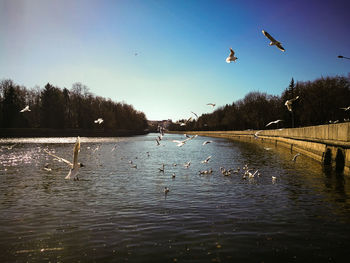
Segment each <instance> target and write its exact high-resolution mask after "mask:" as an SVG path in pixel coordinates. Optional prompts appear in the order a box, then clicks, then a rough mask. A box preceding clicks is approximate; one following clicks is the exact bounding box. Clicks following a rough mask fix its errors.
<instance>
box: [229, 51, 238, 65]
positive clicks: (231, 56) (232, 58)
mask: <svg viewBox="0 0 350 263" xmlns="http://www.w3.org/2000/svg"><path fill="white" fill-rule="evenodd" d="M236 59H238V58H237V57H235V52H234V51H233V49H232V48H230V55H229V56H228V57H227V58H226V62H227V63H231V62H232V61H234V62H236Z"/></svg>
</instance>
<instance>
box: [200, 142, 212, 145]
mask: <svg viewBox="0 0 350 263" xmlns="http://www.w3.org/2000/svg"><path fill="white" fill-rule="evenodd" d="M211 142H213V141H205V142H203V144H202V145H206V144H208V143H211Z"/></svg>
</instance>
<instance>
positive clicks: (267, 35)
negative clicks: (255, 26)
mask: <svg viewBox="0 0 350 263" xmlns="http://www.w3.org/2000/svg"><path fill="white" fill-rule="evenodd" d="M262 33H263V34H264V36H265V37H267V38H268V39H270V41H271V42H270V46H273V45H275V46H276V47H278V49H279V50H281V51H283V52H284V51H286V50H285V49H284V48H283V47H282V45H281V42H279V41H277V40H276V39H274V38H273V37H272V36H271V35H270V34H269V33H267V32H266V31H265V30H262Z"/></svg>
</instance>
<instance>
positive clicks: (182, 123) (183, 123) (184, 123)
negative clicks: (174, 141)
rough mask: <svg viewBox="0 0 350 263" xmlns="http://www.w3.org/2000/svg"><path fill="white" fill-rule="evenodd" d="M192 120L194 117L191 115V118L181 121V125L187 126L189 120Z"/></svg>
mask: <svg viewBox="0 0 350 263" xmlns="http://www.w3.org/2000/svg"><path fill="white" fill-rule="evenodd" d="M191 120H192V117H189V119H188V120H187V121H185V122H180V126H185V125H186V124H187V123H188V122H189V121H191Z"/></svg>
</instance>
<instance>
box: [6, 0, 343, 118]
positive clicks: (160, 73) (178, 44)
mask: <svg viewBox="0 0 350 263" xmlns="http://www.w3.org/2000/svg"><path fill="white" fill-rule="evenodd" d="M349 16H350V1H348V0H347V1H345V0H343V1H338V0H330V1H328V0H326V1H320V0H315V1H313V0H312V1H308V0H295V1H293V0H290V1H283V0H282V1H281V0H280V1H270V0H264V1H261V0H243V1H240V0H237V1H233V0H231V1H228V0H227V1H224V0H218V1H214V0H210V1H209V0H208V1H207V0H198V1H194V0H192V1H191V0H174V1H167V0H110V1H108V0H91V1H90V0H75V1H72V0H35V1H34V0H0V80H1V79H12V80H13V81H14V82H15V83H17V84H19V85H24V86H26V87H27V88H33V87H35V86H39V87H41V88H43V87H44V86H45V85H46V84H47V83H48V82H49V83H50V84H52V85H54V86H57V87H60V88H64V87H66V88H68V89H70V88H71V87H72V84H74V83H76V82H80V83H82V84H84V85H86V86H87V87H88V88H89V90H90V91H91V92H92V93H93V94H94V95H96V96H102V97H105V98H111V99H112V100H113V101H117V102H125V103H128V104H131V105H133V106H134V108H135V109H136V110H139V111H142V112H144V113H145V114H146V117H147V118H148V119H149V120H163V119H172V120H173V121H176V120H178V119H187V118H189V117H191V116H192V117H193V115H192V114H191V111H193V112H195V113H197V114H198V115H200V114H203V113H209V112H212V111H213V109H212V107H210V106H207V105H206V104H207V103H215V104H216V105H217V106H216V108H217V107H220V106H224V105H226V104H232V102H235V101H237V100H239V99H242V98H244V96H245V95H247V94H248V93H249V92H252V91H259V92H265V93H267V94H271V95H281V93H282V92H283V91H284V90H285V89H286V88H287V87H288V85H289V83H290V81H291V79H292V77H293V78H294V80H295V81H309V80H310V81H312V80H315V79H317V78H320V77H322V76H323V77H326V76H336V75H340V76H348V74H349V72H350V60H346V59H339V58H338V57H337V56H338V55H343V56H347V57H350V17H349ZM262 30H265V31H267V32H269V33H270V34H271V35H272V36H273V37H274V38H275V39H277V40H278V41H280V42H281V43H282V45H283V47H284V48H285V49H286V51H285V52H281V51H280V50H279V49H277V48H276V47H274V46H269V42H270V41H269V40H268V39H267V38H266V37H265V36H264V35H263V34H262V32H261V31H262ZM230 47H232V48H233V50H234V51H235V56H236V57H238V59H237V61H236V62H235V63H230V64H228V63H226V62H225V59H226V57H227V56H228V55H229V53H230V52H229V48H230Z"/></svg>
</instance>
